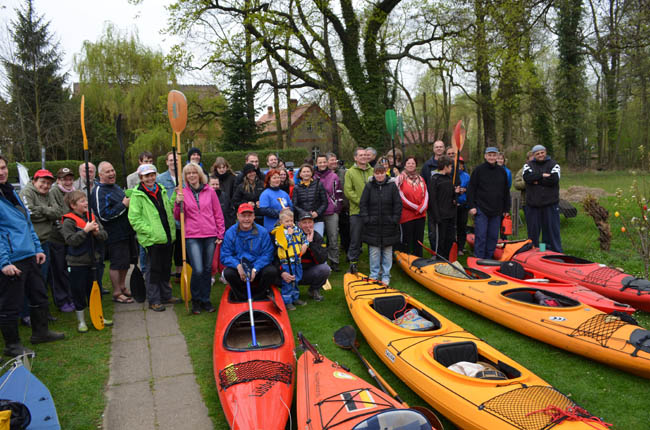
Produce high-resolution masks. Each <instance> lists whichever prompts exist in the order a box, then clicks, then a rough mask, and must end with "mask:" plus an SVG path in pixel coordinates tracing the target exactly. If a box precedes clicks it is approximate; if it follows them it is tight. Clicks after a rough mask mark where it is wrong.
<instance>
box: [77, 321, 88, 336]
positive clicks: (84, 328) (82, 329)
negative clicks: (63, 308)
mask: <svg viewBox="0 0 650 430" xmlns="http://www.w3.org/2000/svg"><path fill="white" fill-rule="evenodd" d="M77 331H78V332H79V333H87V332H88V326H87V325H86V323H85V322H80V323H79V325H78V326H77Z"/></svg>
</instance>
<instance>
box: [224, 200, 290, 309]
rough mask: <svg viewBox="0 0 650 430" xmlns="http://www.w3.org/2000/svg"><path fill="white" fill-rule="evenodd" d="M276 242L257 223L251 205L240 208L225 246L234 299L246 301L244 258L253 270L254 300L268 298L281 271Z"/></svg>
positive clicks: (228, 280)
mask: <svg viewBox="0 0 650 430" xmlns="http://www.w3.org/2000/svg"><path fill="white" fill-rule="evenodd" d="M273 251H274V248H273V242H271V236H270V235H269V232H268V231H267V230H266V229H265V228H264V227H262V226H261V225H259V224H256V223H255V208H254V207H253V205H251V204H250V203H248V202H246V203H242V204H240V205H239V206H238V207H237V222H236V223H235V225H233V226H232V227H230V228H229V229H228V230H227V231H226V234H225V236H224V238H223V243H222V244H221V264H223V265H224V266H225V267H226V268H225V269H224V270H223V277H224V278H226V281H227V282H228V285H230V289H231V291H232V297H233V299H235V300H238V301H242V302H243V301H246V300H247V299H248V294H247V292H246V273H245V272H244V267H243V266H242V258H245V259H246V260H248V262H249V263H250V264H251V265H252V266H253V267H252V270H251V274H250V282H251V296H252V299H253V300H259V299H264V298H266V296H267V294H268V292H269V289H270V288H271V285H273V283H274V282H275V280H276V279H277V277H278V270H277V269H276V267H275V266H274V265H273V264H272V263H273Z"/></svg>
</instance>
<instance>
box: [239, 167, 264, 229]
mask: <svg viewBox="0 0 650 430" xmlns="http://www.w3.org/2000/svg"><path fill="white" fill-rule="evenodd" d="M242 171H243V173H244V180H243V181H242V183H241V184H239V185H237V187H236V188H235V194H234V195H233V196H232V207H233V211H234V213H237V209H238V208H239V205H241V204H242V203H250V204H251V205H252V206H253V207H254V208H255V223H256V224H259V225H264V216H263V215H262V214H261V213H260V212H259V209H260V195H261V194H262V191H264V183H263V182H262V181H260V180H259V178H258V177H257V172H256V171H255V166H253V165H252V164H246V165H244V169H243V170H242Z"/></svg>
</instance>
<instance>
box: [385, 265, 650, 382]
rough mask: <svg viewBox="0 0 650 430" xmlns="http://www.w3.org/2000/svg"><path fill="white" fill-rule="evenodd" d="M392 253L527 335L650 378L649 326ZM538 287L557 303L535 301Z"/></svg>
mask: <svg viewBox="0 0 650 430" xmlns="http://www.w3.org/2000/svg"><path fill="white" fill-rule="evenodd" d="M395 255H396V258H397V261H398V263H399V265H400V266H401V268H402V269H403V270H404V271H405V272H406V273H407V274H408V275H409V276H411V277H412V278H413V279H415V280H416V281H417V282H418V283H420V284H422V285H423V286H425V287H426V288H428V289H430V290H432V291H433V292H435V293H437V294H439V295H441V296H442V297H444V298H446V299H448V300H450V301H452V302H454V303H457V304H458V305H460V306H463V307H465V308H467V309H469V310H471V311H473V312H476V313H478V314H480V315H482V316H484V317H486V318H488V319H490V320H492V321H494V322H496V323H499V324H501V325H504V326H506V327H509V328H510V329H512V330H515V331H518V332H520V333H522V334H524V335H526V336H529V337H531V338H534V339H537V340H539V341H542V342H545V343H548V344H550V345H553V346H556V347H558V348H562V349H565V350H567V351H570V352H573V353H575V354H579V355H583V356H585V357H587V358H590V359H592V360H596V361H600V362H602V363H604V364H607V365H609V366H612V367H617V368H619V369H622V370H625V371H627V372H630V373H633V374H636V375H639V376H642V377H644V378H650V337H648V338H647V339H646V338H645V336H650V331H648V330H645V329H643V328H641V327H639V326H636V325H633V324H628V323H626V322H625V321H622V320H621V318H620V317H617V316H613V315H607V314H605V313H603V312H600V311H598V310H596V309H593V308H591V307H586V306H585V305H583V304H581V303H580V302H577V301H575V300H573V299H570V298H568V297H565V296H562V295H559V294H555V293H552V292H549V291H545V290H543V289H541V288H532V287H521V286H519V285H517V284H514V283H512V282H510V281H506V280H503V279H496V278H494V277H492V276H490V275H488V274H485V273H483V274H482V275H481V273H482V272H480V271H476V270H473V269H470V270H472V273H473V274H474V275H477V276H481V278H482V279H467V278H462V277H456V276H451V275H447V274H443V273H440V272H441V271H442V272H449V270H448V269H446V270H443V267H442V266H448V264H447V263H441V262H436V261H435V260H428V259H423V258H419V257H416V256H413V255H408V254H404V253H401V252H396V253H395ZM449 273H451V272H449ZM538 291H540V292H542V294H543V295H544V296H552V298H553V300H556V301H557V302H558V304H559V305H560V306H556V307H553V306H544V305H540V304H536V303H535V302H534V300H533V299H534V297H535V296H534V294H535V293H537V292H538Z"/></svg>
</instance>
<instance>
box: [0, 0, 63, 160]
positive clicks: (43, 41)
mask: <svg viewBox="0 0 650 430" xmlns="http://www.w3.org/2000/svg"><path fill="white" fill-rule="evenodd" d="M16 15H17V16H16V20H15V21H12V23H11V27H12V30H13V31H12V34H13V36H12V40H13V43H14V45H15V46H14V47H15V53H14V55H13V57H12V58H3V60H2V62H3V65H4V67H5V70H6V72H7V82H8V91H7V93H8V95H9V98H10V100H9V106H8V120H9V121H11V122H12V123H13V126H12V127H11V129H12V130H14V133H13V134H14V135H13V140H14V142H16V143H20V144H22V145H21V146H22V155H23V157H24V159H25V160H28V161H29V160H34V159H37V158H39V153H40V148H42V147H45V148H46V150H49V151H50V153H51V152H52V151H54V150H55V146H56V145H57V143H58V142H57V141H59V140H60V139H61V137H62V135H63V133H64V127H63V119H62V112H64V111H65V110H64V109H62V104H63V103H65V102H66V100H67V97H66V91H65V89H64V88H63V85H64V83H65V80H66V77H67V75H66V74H64V73H61V64H62V54H61V53H60V49H59V44H58V42H55V41H54V40H53V35H52V34H51V33H50V31H49V22H45V21H44V20H43V17H42V16H38V15H37V14H36V11H35V10H34V5H33V0H26V1H25V4H24V5H23V7H22V9H20V10H17V11H16Z"/></svg>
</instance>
